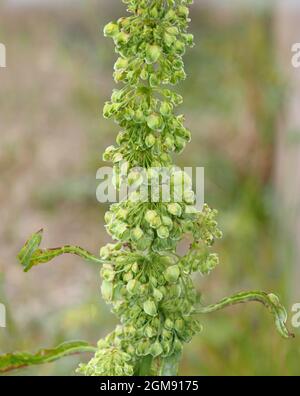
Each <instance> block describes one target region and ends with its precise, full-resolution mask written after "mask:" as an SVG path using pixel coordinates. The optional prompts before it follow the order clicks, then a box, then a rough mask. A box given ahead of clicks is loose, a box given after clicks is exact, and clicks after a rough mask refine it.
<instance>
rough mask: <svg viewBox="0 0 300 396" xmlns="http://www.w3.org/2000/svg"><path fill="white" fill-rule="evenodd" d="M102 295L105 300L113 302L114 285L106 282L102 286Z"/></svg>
mask: <svg viewBox="0 0 300 396" xmlns="http://www.w3.org/2000/svg"><path fill="white" fill-rule="evenodd" d="M101 293H102V296H103V298H104V300H107V301H111V300H112V296H113V284H112V283H111V282H108V281H106V280H104V281H103V282H102V285H101Z"/></svg>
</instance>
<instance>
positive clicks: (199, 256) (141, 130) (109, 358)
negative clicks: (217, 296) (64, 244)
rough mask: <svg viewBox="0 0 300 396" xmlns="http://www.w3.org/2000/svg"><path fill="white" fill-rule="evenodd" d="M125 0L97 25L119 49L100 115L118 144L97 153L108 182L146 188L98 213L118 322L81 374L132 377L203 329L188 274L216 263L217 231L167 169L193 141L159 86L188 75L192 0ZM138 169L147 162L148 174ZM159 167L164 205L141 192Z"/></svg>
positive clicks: (170, 95)
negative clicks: (183, 248) (117, 13)
mask: <svg viewBox="0 0 300 396" xmlns="http://www.w3.org/2000/svg"><path fill="white" fill-rule="evenodd" d="M123 2H124V3H126V4H127V6H128V11H129V12H130V13H131V16H129V17H126V18H120V19H119V20H118V21H116V22H112V23H109V24H108V25H107V26H106V27H105V28H104V34H105V35H106V36H108V37H112V38H113V40H114V43H115V45H116V51H117V53H118V54H119V58H118V59H117V61H116V63H115V72H114V78H115V81H116V82H123V83H124V84H125V86H124V87H123V88H121V89H119V90H115V91H114V92H113V94H112V97H111V101H110V102H107V103H106V104H105V106H104V112H103V113H104V117H106V118H113V119H114V120H115V122H116V123H117V124H118V125H119V126H120V128H121V132H119V134H118V136H117V146H110V147H108V148H107V150H106V151H105V153H104V160H106V161H112V162H113V163H114V172H115V175H114V183H115V186H116V188H120V187H121V183H122V175H123V174H125V173H126V174H127V172H129V178H128V180H129V184H134V183H136V184H138V185H139V186H144V187H145V186H146V188H144V189H142V190H139V192H137V191H134V192H132V193H131V194H130V195H129V197H128V199H126V200H123V201H121V202H120V203H116V204H113V205H112V206H111V208H110V210H109V211H108V212H107V213H106V215H105V222H106V228H107V231H108V233H109V234H110V235H111V236H112V238H113V240H114V241H115V244H108V245H107V246H105V247H103V248H102V249H101V251H100V256H101V259H102V260H103V261H105V264H104V265H103V267H102V269H101V278H102V286H101V291H102V296H103V298H104V299H105V300H106V301H107V302H108V303H109V304H112V310H113V312H114V313H115V314H116V315H117V316H118V317H119V319H120V323H121V324H120V325H119V326H117V328H116V329H115V331H113V332H112V333H111V334H110V335H108V336H107V337H106V339H105V340H104V341H101V342H100V343H99V345H98V347H99V350H98V352H97V353H96V355H95V357H94V358H93V359H92V360H91V361H90V362H89V363H88V364H87V365H85V366H82V367H81V369H80V370H81V372H83V373H85V374H86V375H132V374H134V373H136V372H138V367H139V364H141V362H142V361H143V358H144V357H149V356H150V357H152V358H153V361H155V359H157V358H159V359H165V358H168V357H170V356H173V355H174V354H178V353H180V352H181V350H182V347H183V344H184V343H186V342H189V341H190V340H191V338H192V337H193V335H195V334H196V333H198V332H199V331H201V325H200V324H199V322H198V321H197V320H196V319H195V318H194V316H193V315H192V314H193V313H194V310H195V304H196V303H197V294H196V291H195V288H194V286H193V283H192V279H191V273H192V272H196V271H199V272H200V273H201V274H203V275H205V274H208V273H209V272H210V271H211V270H212V269H213V268H214V267H215V266H216V265H217V264H218V257H217V256H216V255H215V254H210V253H209V250H208V249H209V247H210V246H211V245H212V243H213V241H214V239H215V238H220V237H221V232H220V231H219V230H218V227H217V223H216V221H215V216H216V212H215V211H213V210H211V209H209V208H208V206H206V205H205V206H204V208H203V210H202V211H198V210H197V209H196V207H195V194H194V192H193V190H192V182H191V180H190V179H189V177H188V175H187V174H185V173H184V172H181V171H178V169H177V168H175V167H174V166H173V164H172V159H171V156H170V155H171V153H172V152H177V153H180V152H181V151H182V150H183V149H184V147H185V145H186V143H187V142H189V141H190V139H191V133H190V131H189V130H188V129H186V128H185V126H184V116H182V115H176V113H175V108H176V107H177V106H178V105H179V104H180V103H182V97H181V96H180V95H178V94H177V93H175V92H173V91H172V90H170V89H169V88H166V86H170V85H174V84H177V83H178V82H179V81H181V80H183V79H184V78H185V77H186V75H185V72H184V64H183V61H182V56H183V55H184V53H185V49H186V46H192V45H193V36H192V35H191V34H188V32H187V28H188V22H189V9H188V5H189V4H191V3H192V0H123ZM136 167H142V168H143V169H146V171H147V176H148V178H147V181H145V179H144V178H143V177H141V175H140V174H139V172H137V171H136V170H135V168H136ZM161 168H164V169H167V173H168V177H169V180H170V185H171V194H170V199H169V201H167V202H165V201H164V200H162V199H161V195H160V191H154V192H153V191H151V193H152V194H153V193H154V195H155V193H156V199H153V200H149V199H146V197H145V196H144V194H143V192H144V193H146V195H147V194H148V192H149V189H151V186H152V185H153V183H152V181H153V179H155V178H157V172H156V171H155V169H161ZM158 179H159V178H158ZM158 184H159V183H158ZM156 186H157V184H156ZM160 187H161V186H160ZM178 187H181V189H180V188H179V189H178ZM158 190H159V189H158ZM178 190H179V191H180V190H181V192H182V199H178V196H177V195H176V194H177V193H178ZM142 191H143V192H142ZM151 196H152V197H153V195H151ZM187 233H188V234H190V236H191V239H192V247H191V250H190V251H189V252H187V254H186V255H185V256H184V257H180V256H179V255H178V254H177V252H176V247H177V244H178V242H179V241H180V240H181V239H182V237H183V236H184V235H186V234H187Z"/></svg>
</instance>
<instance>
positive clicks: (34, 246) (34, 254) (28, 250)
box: [18, 230, 103, 272]
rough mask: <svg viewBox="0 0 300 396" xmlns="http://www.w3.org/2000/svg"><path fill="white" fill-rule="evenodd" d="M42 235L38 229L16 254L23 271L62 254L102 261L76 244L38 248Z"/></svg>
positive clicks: (95, 261)
mask: <svg viewBox="0 0 300 396" xmlns="http://www.w3.org/2000/svg"><path fill="white" fill-rule="evenodd" d="M42 237H43V230H40V231H38V232H36V233H35V234H33V235H32V236H31V237H30V238H29V240H28V241H27V242H26V243H25V245H24V246H23V248H22V249H21V251H20V253H19V254H18V259H19V261H20V263H21V264H22V266H23V267H24V271H25V272H28V271H29V270H30V269H31V268H32V267H34V266H36V265H39V264H43V263H48V262H49V261H51V260H53V259H54V258H55V257H58V256H60V255H62V254H75V255H77V256H80V257H82V258H83V259H85V260H87V261H91V262H94V263H103V260H101V259H100V258H98V257H96V256H94V255H93V254H91V253H89V252H88V251H86V250H84V249H82V248H81V247H78V246H70V245H66V246H63V247H59V248H54V249H40V248H39V247H40V244H41V242H42Z"/></svg>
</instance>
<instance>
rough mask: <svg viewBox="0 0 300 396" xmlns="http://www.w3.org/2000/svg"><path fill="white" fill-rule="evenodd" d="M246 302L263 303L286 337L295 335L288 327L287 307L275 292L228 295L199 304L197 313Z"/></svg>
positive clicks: (209, 311) (278, 328) (279, 330)
mask: <svg viewBox="0 0 300 396" xmlns="http://www.w3.org/2000/svg"><path fill="white" fill-rule="evenodd" d="M246 302H259V303H261V304H263V305H264V306H265V307H266V308H267V309H268V311H269V312H270V313H271V314H272V315H273V317H274V319H275V325H276V328H277V330H278V332H279V333H280V335H281V336H282V337H284V338H290V337H294V334H292V333H290V332H289V330H288V329H287V327H286V322H287V313H286V310H285V308H284V307H283V306H282V305H281V304H280V301H279V299H278V297H277V296H276V295H275V294H267V293H264V292H260V291H248V292H242V293H238V294H235V295H233V296H231V297H226V298H224V299H222V300H221V301H219V302H218V303H216V304H212V305H209V306H207V307H203V306H197V307H196V311H195V313H199V314H207V313H211V312H215V311H219V310H221V309H224V308H226V307H229V306H232V305H236V304H243V303H246Z"/></svg>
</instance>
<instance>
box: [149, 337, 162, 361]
mask: <svg viewBox="0 0 300 396" xmlns="http://www.w3.org/2000/svg"><path fill="white" fill-rule="evenodd" d="M150 353H151V355H152V356H153V357H158V356H159V355H161V354H162V353H163V348H162V346H161V344H160V343H159V342H158V341H156V342H155V343H154V344H152V346H151V349H150Z"/></svg>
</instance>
